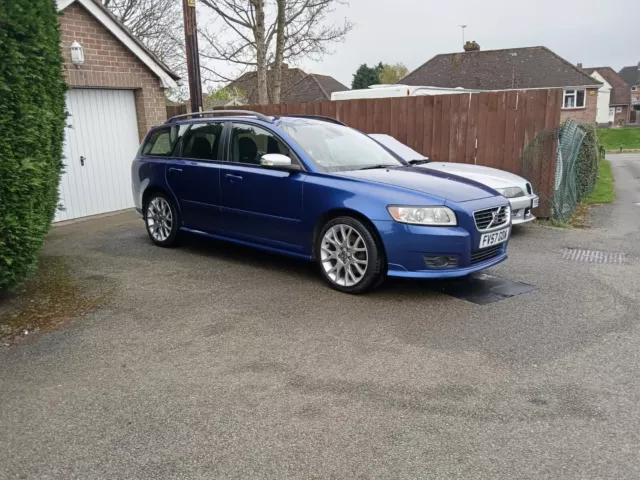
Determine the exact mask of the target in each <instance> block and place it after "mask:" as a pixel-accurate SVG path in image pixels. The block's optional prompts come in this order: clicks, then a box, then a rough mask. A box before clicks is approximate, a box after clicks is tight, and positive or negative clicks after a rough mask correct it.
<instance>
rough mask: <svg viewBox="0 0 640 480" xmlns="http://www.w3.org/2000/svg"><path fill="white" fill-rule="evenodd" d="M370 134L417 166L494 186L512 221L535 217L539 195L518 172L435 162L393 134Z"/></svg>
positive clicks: (515, 223)
mask: <svg viewBox="0 0 640 480" xmlns="http://www.w3.org/2000/svg"><path fill="white" fill-rule="evenodd" d="M369 136H370V137H371V138H373V139H374V140H376V141H377V142H378V143H380V144H381V145H382V146H384V147H386V148H388V149H389V150H391V151H392V152H393V153H395V154H396V155H398V156H399V157H400V158H402V159H403V160H405V161H407V162H410V161H413V162H412V163H414V164H415V165H416V166H417V167H420V168H429V169H431V170H438V171H441V172H447V173H452V174H454V175H458V176H460V177H464V178H468V179H471V180H475V181H476V182H478V183H482V184H483V185H486V186H488V187H490V188H493V189H494V190H496V191H497V192H498V193H500V194H501V195H503V196H504V197H506V198H507V200H509V203H510V204H511V223H512V224H513V225H518V224H521V223H526V222H530V221H531V220H533V219H535V218H536V217H534V216H533V214H532V213H531V210H532V209H534V208H536V207H537V206H538V202H539V198H538V196H537V195H535V194H534V193H533V188H532V187H531V183H529V182H528V181H527V180H525V179H524V178H522V177H519V176H518V175H514V174H513V173H509V172H505V171H504V170H498V169H497V168H491V167H483V166H481V165H470V164H468V163H453V162H432V161H430V160H429V159H428V158H427V157H425V156H424V155H421V154H419V153H418V152H416V151H415V150H413V149H412V148H409V147H408V146H406V145H405V144H404V143H401V142H399V141H398V140H396V139H395V138H393V137H392V136H390V135H385V134H382V133H372V134H370V135H369Z"/></svg>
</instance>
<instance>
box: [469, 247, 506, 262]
mask: <svg viewBox="0 0 640 480" xmlns="http://www.w3.org/2000/svg"><path fill="white" fill-rule="evenodd" d="M503 246H504V245H503V244H500V245H494V246H493V247H489V248H484V249H482V250H480V251H479V252H476V253H472V254H471V263H481V262H484V261H485V260H489V259H490V258H493V257H497V256H498V255H500V254H501V253H502V247H503Z"/></svg>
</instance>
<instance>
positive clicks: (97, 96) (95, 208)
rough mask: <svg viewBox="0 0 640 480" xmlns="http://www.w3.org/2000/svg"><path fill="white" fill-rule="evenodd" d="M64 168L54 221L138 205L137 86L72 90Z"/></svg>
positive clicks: (68, 95) (68, 93)
mask: <svg viewBox="0 0 640 480" xmlns="http://www.w3.org/2000/svg"><path fill="white" fill-rule="evenodd" d="M67 110H68V111H69V115H70V116H69V117H67V125H68V127H67V129H66V135H65V142H64V156H65V158H64V160H63V161H64V164H65V167H64V168H65V173H64V174H63V175H62V179H61V182H60V202H59V203H60V204H61V206H62V209H60V210H58V212H57V213H56V217H55V219H54V222H59V221H62V220H71V219H72V218H79V217H86V216H89V215H97V214H99V213H106V212H113V211H116V210H122V209H125V208H130V207H133V198H132V195H131V161H132V160H133V159H134V157H135V155H136V151H137V149H138V125H137V121H136V106H135V100H134V96H133V91H132V90H94V89H73V90H70V91H68V92H67Z"/></svg>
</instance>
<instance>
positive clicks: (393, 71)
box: [380, 63, 409, 84]
mask: <svg viewBox="0 0 640 480" xmlns="http://www.w3.org/2000/svg"><path fill="white" fill-rule="evenodd" d="M407 73H409V69H408V68H407V67H405V66H404V64H402V63H394V64H393V65H389V64H385V65H384V68H383V69H382V72H381V73H380V83H385V84H393V83H398V82H399V81H400V79H402V78H403V77H404V76H405V75H407Z"/></svg>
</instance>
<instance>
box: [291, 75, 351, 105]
mask: <svg viewBox="0 0 640 480" xmlns="http://www.w3.org/2000/svg"><path fill="white" fill-rule="evenodd" d="M344 90H349V87H346V86H344V85H343V84H342V83H340V82H339V81H337V80H336V79H335V78H333V77H330V76H328V75H318V74H316V73H310V74H308V75H307V76H306V77H304V78H302V79H301V80H299V81H298V82H297V83H295V84H293V85H292V86H291V88H289V89H288V90H287V91H286V92H284V93H283V94H282V99H281V103H308V102H318V101H321V100H331V94H332V93H333V92H342V91H344Z"/></svg>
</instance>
